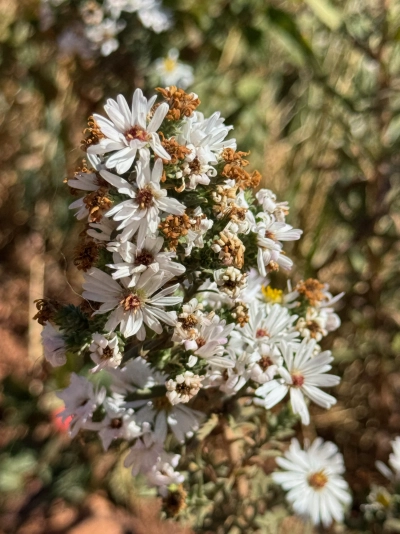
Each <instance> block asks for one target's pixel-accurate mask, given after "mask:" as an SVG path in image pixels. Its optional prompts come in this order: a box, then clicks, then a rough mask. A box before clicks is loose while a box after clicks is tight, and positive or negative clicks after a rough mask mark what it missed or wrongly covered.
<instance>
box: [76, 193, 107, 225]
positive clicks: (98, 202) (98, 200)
mask: <svg viewBox="0 0 400 534" xmlns="http://www.w3.org/2000/svg"><path fill="white" fill-rule="evenodd" d="M108 191H109V189H108V187H107V186H101V187H99V189H97V190H96V191H91V192H90V193H88V194H87V195H86V196H85V197H84V198H83V202H84V204H85V206H86V207H87V209H88V210H89V221H90V222H99V221H101V219H102V217H103V212H104V211H107V210H109V209H110V208H111V205H112V200H111V199H110V198H109V197H108Z"/></svg>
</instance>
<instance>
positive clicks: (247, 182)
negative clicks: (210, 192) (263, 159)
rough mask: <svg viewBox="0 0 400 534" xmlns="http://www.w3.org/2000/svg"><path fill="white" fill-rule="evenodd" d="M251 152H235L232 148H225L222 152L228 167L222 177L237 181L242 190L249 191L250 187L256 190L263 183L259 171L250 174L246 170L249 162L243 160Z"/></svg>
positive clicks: (225, 167) (223, 171)
mask: <svg viewBox="0 0 400 534" xmlns="http://www.w3.org/2000/svg"><path fill="white" fill-rule="evenodd" d="M249 153H250V152H235V151H234V150H233V149H232V148H225V150H224V151H223V152H222V158H223V159H224V161H226V165H225V166H224V168H223V170H222V176H225V177H226V178H229V179H231V180H235V182H236V183H237V185H238V187H239V188H240V189H247V188H249V187H251V188H255V187H257V186H258V185H259V183H260V181H261V174H260V173H259V172H258V171H254V172H253V173H251V174H250V173H249V172H247V171H245V170H244V167H246V166H247V165H248V164H249V162H248V161H247V159H243V156H247V155H248V154H249Z"/></svg>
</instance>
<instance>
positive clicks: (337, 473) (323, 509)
mask: <svg viewBox="0 0 400 534" xmlns="http://www.w3.org/2000/svg"><path fill="white" fill-rule="evenodd" d="M276 463H277V464H278V466H279V467H281V468H282V469H284V471H282V472H275V473H273V474H272V478H273V479H274V481H275V482H276V483H277V484H280V485H281V486H282V488H283V489H284V490H285V491H287V492H288V493H287V495H286V498H287V500H288V501H289V502H290V503H291V505H292V507H293V510H294V511H295V512H296V513H297V514H299V515H300V516H303V517H307V518H310V519H311V521H312V523H313V524H314V525H318V524H320V523H322V525H324V526H325V527H328V526H329V525H330V524H331V523H332V522H333V521H337V522H339V523H340V522H342V521H343V519H344V510H345V508H346V507H347V506H348V505H349V504H350V503H351V496H350V493H349V486H348V484H347V482H346V481H345V480H344V479H343V477H342V476H341V475H342V474H343V473H344V471H345V467H344V463H343V456H342V455H341V454H340V453H339V452H338V448H337V447H336V445H335V444H334V443H331V442H330V441H326V442H324V441H323V440H322V439H321V438H317V439H315V440H314V442H313V443H312V445H310V446H307V445H306V447H305V450H302V449H301V448H300V445H299V442H298V441H297V439H292V442H291V444H290V447H289V449H288V450H287V451H286V453H285V454H284V456H283V457H281V458H277V460H276Z"/></svg>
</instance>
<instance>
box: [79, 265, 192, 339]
mask: <svg viewBox="0 0 400 534" xmlns="http://www.w3.org/2000/svg"><path fill="white" fill-rule="evenodd" d="M171 277H172V275H170V274H169V273H165V272H161V273H157V274H154V273H153V272H152V271H151V270H147V271H145V272H144V273H143V274H142V275H141V276H140V278H139V280H138V282H137V285H136V286H135V287H134V288H130V287H129V282H130V279H129V278H122V279H121V283H122V285H121V284H120V283H119V282H118V281H116V280H113V279H112V277H111V276H110V275H109V274H106V273H104V272H103V271H101V270H100V269H97V268H92V269H91V270H90V271H88V272H87V273H85V282H84V283H83V288H84V290H85V291H84V292H83V293H82V296H83V298H86V299H88V300H93V301H95V302H102V304H101V306H100V308H99V310H97V311H96V312H95V314H99V313H108V312H110V311H111V314H110V316H109V318H108V321H107V323H106V324H105V327H104V328H105V330H107V331H109V332H111V331H113V330H115V329H116V328H117V326H118V325H120V331H121V334H122V335H123V336H124V337H130V336H133V335H135V334H136V336H137V338H138V339H139V340H141V341H143V340H144V339H145V336H146V329H145V327H144V325H145V324H146V325H147V326H148V327H149V328H151V329H152V330H154V332H156V333H157V334H161V332H162V330H163V328H162V325H161V323H160V321H162V322H163V323H166V324H168V325H170V326H175V323H176V312H166V311H165V310H164V309H163V308H164V306H175V305H176V304H179V303H180V302H181V301H182V297H172V296H169V295H171V294H172V293H174V292H175V291H176V290H177V289H178V286H179V285H178V284H175V285H173V286H171V287H167V288H165V289H163V290H161V291H159V289H160V288H161V287H162V286H163V285H164V284H165V283H166V282H168V280H170V278H171ZM156 292H157V293H156Z"/></svg>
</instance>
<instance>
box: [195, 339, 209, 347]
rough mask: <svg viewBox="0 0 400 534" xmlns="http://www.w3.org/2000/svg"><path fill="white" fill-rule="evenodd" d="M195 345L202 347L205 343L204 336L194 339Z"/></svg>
mask: <svg viewBox="0 0 400 534" xmlns="http://www.w3.org/2000/svg"><path fill="white" fill-rule="evenodd" d="M196 343H197V347H198V348H200V347H204V345H205V344H206V343H207V342H206V340H205V339H204V337H199V338H197V339H196Z"/></svg>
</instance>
